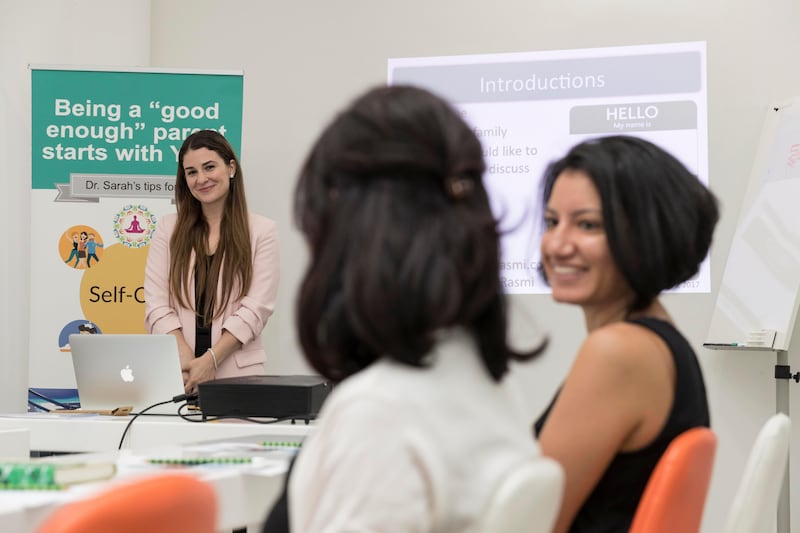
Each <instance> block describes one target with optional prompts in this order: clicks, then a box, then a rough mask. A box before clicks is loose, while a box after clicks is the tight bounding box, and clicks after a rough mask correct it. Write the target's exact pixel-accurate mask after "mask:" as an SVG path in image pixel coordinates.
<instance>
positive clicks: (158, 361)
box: [69, 333, 184, 414]
mask: <svg viewBox="0 0 800 533" xmlns="http://www.w3.org/2000/svg"><path fill="white" fill-rule="evenodd" d="M69 342H70V348H71V351H72V365H73V369H74V371H75V382H76V383H77V385H78V396H79V398H80V404H81V408H82V409H101V410H106V409H114V408H117V407H123V406H131V407H133V411H134V412H137V413H138V412H140V411H141V410H143V409H145V408H146V407H149V406H151V405H153V404H155V403H159V402H164V401H171V400H172V398H173V397H174V396H177V395H179V394H183V392H184V391H183V377H182V374H181V365H180V357H179V355H178V343H177V340H176V339H175V337H174V336H173V335H169V334H167V335H147V334H141V335H135V334H108V333H101V334H95V335H81V334H73V335H70V337H69ZM177 411H178V405H177V404H174V403H169V404H166V405H163V406H158V407H157V408H154V409H150V410H148V411H147V412H149V413H158V414H165V413H168V414H176V413H177Z"/></svg>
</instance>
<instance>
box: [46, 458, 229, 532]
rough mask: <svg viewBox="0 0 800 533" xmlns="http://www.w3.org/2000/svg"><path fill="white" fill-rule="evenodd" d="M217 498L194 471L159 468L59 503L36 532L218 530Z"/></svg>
mask: <svg viewBox="0 0 800 533" xmlns="http://www.w3.org/2000/svg"><path fill="white" fill-rule="evenodd" d="M216 519H217V501H216V496H215V494H214V489H213V488H212V487H211V485H209V484H208V483H206V482H204V481H202V480H200V479H199V478H196V477H194V476H191V475H185V474H172V473H170V474H159V475H156V476H148V477H145V478H140V479H137V480H135V481H128V482H124V483H122V484H119V485H115V486H113V487H111V488H109V489H107V490H106V491H104V492H102V493H99V494H97V495H95V496H93V497H90V498H87V499H85V500H77V501H74V502H71V503H68V504H66V505H64V506H63V507H60V508H58V509H57V510H56V511H55V512H53V514H51V515H50V516H49V517H48V518H47V519H46V520H45V522H44V523H43V524H42V525H41V526H40V527H39V529H38V530H37V533H106V532H107V533H112V532H113V533H214V531H215V530H216Z"/></svg>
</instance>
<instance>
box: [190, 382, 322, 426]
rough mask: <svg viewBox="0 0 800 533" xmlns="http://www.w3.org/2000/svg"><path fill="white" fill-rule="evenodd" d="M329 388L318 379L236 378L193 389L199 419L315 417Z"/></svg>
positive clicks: (308, 418) (209, 383) (204, 384)
mask: <svg viewBox="0 0 800 533" xmlns="http://www.w3.org/2000/svg"><path fill="white" fill-rule="evenodd" d="M331 388H332V385H331V384H330V383H328V382H327V381H325V379H324V378H321V377H318V376H240V377H234V378H220V379H214V380H211V381H206V382H203V383H200V384H199V385H198V386H197V392H198V398H197V400H198V404H199V407H200V411H202V413H203V418H205V417H209V416H214V417H248V418H250V417H252V418H292V419H301V420H302V419H304V420H306V421H308V420H312V419H314V418H316V416H317V413H319V409H320V407H322V402H323V401H325V397H326V396H328V393H329V392H330V391H331Z"/></svg>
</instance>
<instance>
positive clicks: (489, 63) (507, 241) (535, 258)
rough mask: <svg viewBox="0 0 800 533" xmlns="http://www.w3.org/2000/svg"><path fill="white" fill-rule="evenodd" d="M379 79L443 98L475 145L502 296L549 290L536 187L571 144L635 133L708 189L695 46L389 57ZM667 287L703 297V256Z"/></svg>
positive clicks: (702, 89) (701, 57) (700, 63)
mask: <svg viewBox="0 0 800 533" xmlns="http://www.w3.org/2000/svg"><path fill="white" fill-rule="evenodd" d="M388 78H389V83H390V84H393V85H399V84H411V85H417V86H420V87H425V88H427V89H429V90H431V91H433V92H435V93H437V94H439V95H441V96H443V97H445V98H447V99H448V100H449V101H450V102H451V103H452V104H453V105H454V106H455V107H456V108H457V109H458V110H459V112H460V113H461V114H462V116H463V117H464V119H465V120H466V121H467V122H468V123H469V124H470V125H471V126H472V128H473V131H474V132H475V134H476V135H477V136H478V138H479V139H480V140H481V143H482V144H483V153H484V157H485V159H486V165H487V172H486V174H485V176H484V181H485V183H486V187H487V189H488V191H489V195H490V198H491V202H492V208H493V210H494V212H495V214H496V215H497V216H498V217H499V219H500V220H501V227H502V229H503V231H504V236H503V243H502V246H503V250H502V261H501V282H502V284H503V287H504V288H505V290H506V292H508V293H546V292H549V289H548V288H547V286H546V285H545V284H544V282H543V281H542V279H541V278H540V276H539V274H538V266H539V240H540V234H541V229H540V224H539V220H540V218H541V213H540V212H539V209H538V205H537V202H538V200H539V183H540V180H541V176H542V173H543V172H544V170H545V168H546V166H547V164H548V163H550V162H551V161H553V160H554V159H557V158H559V157H561V156H562V155H564V154H565V153H566V151H567V150H568V149H569V148H570V147H571V146H573V145H575V144H577V143H578V142H581V141H583V140H585V139H589V138H592V137H599V136H605V135H618V134H626V135H636V136H639V137H642V138H645V139H647V140H649V141H652V142H654V143H656V144H658V145H659V146H661V147H663V148H664V149H666V150H668V151H670V152H671V153H672V154H673V155H675V156H676V157H677V158H678V159H680V160H681V161H682V162H683V163H684V164H685V165H686V166H687V167H688V168H689V169H690V170H691V171H692V172H694V173H695V174H697V176H698V177H699V179H700V180H701V181H703V183H706V184H708V124H707V112H706V109H707V101H706V45H705V43H704V42H690V43H673V44H660V45H646V46H626V47H615V48H594V49H584V50H560V51H548V52H530V53H513V54H491V55H471V56H451V57H422V58H399V59H390V60H389V64H388ZM674 290H675V292H709V291H710V276H709V265H708V259H706V261H705V262H704V263H703V265H702V267H701V270H700V272H699V273H698V275H697V276H695V277H694V278H693V279H691V280H689V281H687V282H685V283H684V284H682V286H680V287H677V288H676V289H674Z"/></svg>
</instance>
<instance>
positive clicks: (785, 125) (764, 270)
mask: <svg viewBox="0 0 800 533" xmlns="http://www.w3.org/2000/svg"><path fill="white" fill-rule="evenodd" d="M799 296H800V98H795V99H794V100H793V101H792V102H791V103H787V104H782V105H777V106H773V107H771V108H769V110H767V115H766V118H765V120H764V126H763V128H762V132H761V139H760V141H759V146H758V150H757V152H756V157H755V160H754V163H753V169H752V171H751V175H750V181H749V183H748V186H747V191H746V193H745V198H744V201H743V203H742V208H741V214H740V215H739V222H738V224H737V227H736V232H735V234H734V237H733V242H732V244H731V249H730V252H729V254H728V260H727V262H726V263H725V272H724V274H723V277H722V284H721V285H720V288H719V292H718V294H717V302H716V305H715V307H714V314H713V316H712V319H711V325H710V326H709V332H708V337H707V341H706V343H705V344H704V346H706V347H708V348H717V349H729V348H730V349H736V348H740V349H741V348H744V349H749V348H762V349H771V350H788V349H789V343H790V342H791V336H792V330H793V329H794V323H795V318H796V316H797V309H798V302H800V298H799ZM773 332H774V334H773Z"/></svg>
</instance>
